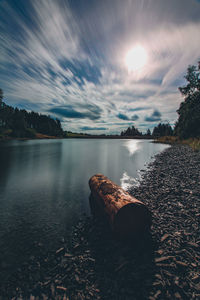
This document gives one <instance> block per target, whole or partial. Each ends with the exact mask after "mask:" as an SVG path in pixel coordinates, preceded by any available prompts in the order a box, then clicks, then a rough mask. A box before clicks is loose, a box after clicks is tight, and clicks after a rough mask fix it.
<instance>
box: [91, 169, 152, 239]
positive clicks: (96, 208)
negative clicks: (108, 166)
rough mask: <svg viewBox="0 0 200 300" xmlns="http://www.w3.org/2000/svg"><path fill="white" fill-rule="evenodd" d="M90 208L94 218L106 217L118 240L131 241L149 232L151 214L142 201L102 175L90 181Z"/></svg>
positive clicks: (95, 176)
mask: <svg viewBox="0 0 200 300" xmlns="http://www.w3.org/2000/svg"><path fill="white" fill-rule="evenodd" d="M89 186H90V189H91V195H90V207H91V211H92V214H93V215H94V216H104V217H105V216H106V217H107V219H108V221H109V224H110V227H111V229H112V231H113V232H114V234H115V235H116V237H117V238H120V239H130V238H134V237H137V236H138V235H140V234H141V233H144V232H145V231H148V230H149V229H150V226H151V214H150V212H149V210H148V208H147V207H146V206H145V205H144V203H142V202H141V201H139V200H137V199H136V198H134V197H132V196H131V195H130V194H128V193H127V192H126V191H124V190H123V189H122V188H121V187H120V186H118V185H117V184H115V183H114V182H112V181H111V180H110V179H108V178H107V177H106V176H104V175H102V174H96V175H94V176H92V177H91V178H90V180H89Z"/></svg>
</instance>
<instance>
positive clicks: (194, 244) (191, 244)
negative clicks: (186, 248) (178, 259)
mask: <svg viewBox="0 0 200 300" xmlns="http://www.w3.org/2000/svg"><path fill="white" fill-rule="evenodd" d="M187 244H188V245H190V246H192V247H194V248H200V247H199V245H198V244H196V243H193V242H188V243H187Z"/></svg>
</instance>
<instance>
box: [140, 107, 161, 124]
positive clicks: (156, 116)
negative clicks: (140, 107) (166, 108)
mask: <svg viewBox="0 0 200 300" xmlns="http://www.w3.org/2000/svg"><path fill="white" fill-rule="evenodd" d="M161 116H162V115H161V113H160V112H159V111H158V110H154V112H153V113H152V114H151V115H150V116H146V117H145V119H144V120H145V121H147V122H158V121H160V120H161Z"/></svg>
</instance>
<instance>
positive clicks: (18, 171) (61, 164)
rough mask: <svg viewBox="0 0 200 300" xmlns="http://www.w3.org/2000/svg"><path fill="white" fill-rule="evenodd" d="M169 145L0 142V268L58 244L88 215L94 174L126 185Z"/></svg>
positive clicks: (80, 141)
mask: <svg viewBox="0 0 200 300" xmlns="http://www.w3.org/2000/svg"><path fill="white" fill-rule="evenodd" d="M166 147H168V146H166V145H162V144H153V143H151V141H149V140H107V139H105V140H104V139H99V140H98V139H67V140H30V141H10V142H3V143H0V267H2V268H8V267H10V268H12V267H13V264H14V263H17V262H18V261H21V260H23V257H25V256H26V255H27V256H29V255H30V254H31V249H32V247H33V245H34V243H38V242H41V243H44V244H46V245H47V247H53V245H56V242H57V240H58V239H60V238H61V237H62V236H63V235H64V234H65V233H66V231H67V230H69V229H70V227H71V226H72V224H74V223H75V222H76V221H77V219H78V218H79V217H80V216H81V215H82V214H83V213H85V214H89V213H90V210H89V205H88V196H89V187H88V180H89V178H90V177H91V176H92V175H94V174H96V173H103V174H104V175H106V176H108V177H109V178H110V179H112V180H113V181H115V182H116V183H117V184H119V185H122V186H123V187H124V188H127V187H128V186H129V185H131V184H134V183H135V182H136V178H138V177H139V172H138V170H141V169H144V168H145V165H147V164H148V163H149V162H150V161H151V159H152V156H154V155H155V154H157V153H159V152H160V151H162V150H164V149H165V148H166Z"/></svg>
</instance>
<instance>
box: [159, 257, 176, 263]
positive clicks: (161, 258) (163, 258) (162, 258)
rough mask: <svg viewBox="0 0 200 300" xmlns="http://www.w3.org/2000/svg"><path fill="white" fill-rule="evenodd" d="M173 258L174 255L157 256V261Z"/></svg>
mask: <svg viewBox="0 0 200 300" xmlns="http://www.w3.org/2000/svg"><path fill="white" fill-rule="evenodd" d="M171 258H173V256H163V257H157V258H155V262H156V263H157V262H161V261H165V260H169V259H171Z"/></svg>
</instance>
